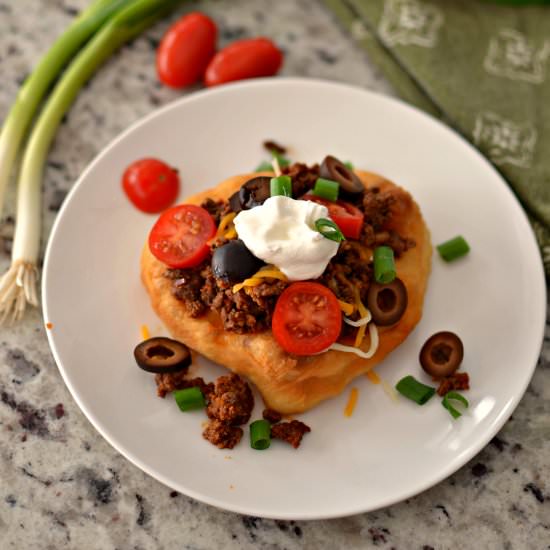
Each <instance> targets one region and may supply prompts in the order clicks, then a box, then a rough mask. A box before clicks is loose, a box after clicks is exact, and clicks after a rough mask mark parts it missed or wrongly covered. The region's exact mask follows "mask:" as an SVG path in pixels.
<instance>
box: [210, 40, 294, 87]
mask: <svg viewBox="0 0 550 550" xmlns="http://www.w3.org/2000/svg"><path fill="white" fill-rule="evenodd" d="M282 63H283V54H282V52H281V50H279V48H277V46H275V44H273V42H271V40H268V39H267V38H252V39H245V40H236V41H235V42H233V43H232V44H229V46H226V47H225V48H224V49H223V50H220V51H219V52H218V53H217V54H216V55H215V56H214V57H213V58H212V60H211V61H210V63H209V64H208V67H207V68H206V74H205V77H204V83H205V84H206V85H207V86H216V85H218V84H223V83H225V82H231V81H233V80H242V79H244V78H257V77H260V76H272V75H274V74H276V73H277V71H278V70H279V69H280V68H281V65H282Z"/></svg>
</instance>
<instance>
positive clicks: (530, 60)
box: [323, 0, 550, 276]
mask: <svg viewBox="0 0 550 550" xmlns="http://www.w3.org/2000/svg"><path fill="white" fill-rule="evenodd" d="M323 1H324V3H325V4H326V5H327V6H328V7H329V8H330V9H331V10H332V11H333V13H334V14H335V15H336V16H337V18H338V19H339V20H340V22H341V23H342V24H343V25H344V27H345V28H346V29H347V30H348V31H349V32H350V34H351V35H352V37H353V38H355V39H356V40H357V41H358V43H359V44H360V45H361V46H362V47H363V48H364V49H365V50H366V51H367V54H368V55H369V57H370V59H371V60H372V61H373V62H374V63H375V64H377V65H378V66H379V67H380V69H381V70H382V71H383V72H384V74H385V75H386V77H387V78H388V80H389V81H390V82H391V83H392V85H393V86H394V88H395V89H396V91H397V93H398V94H399V95H401V97H402V98H403V99H405V100H406V101H408V102H410V103H412V104H414V105H416V106H417V107H419V108H421V109H423V110H425V111H427V112H429V113H431V114H432V115H435V116H437V117H439V118H441V119H442V120H443V121H444V122H446V123H447V124H449V125H450V126H452V127H453V128H455V129H456V130H457V131H459V132H460V133H461V134H462V135H463V136H464V137H465V138H466V139H468V140H469V141H471V142H472V143H473V144H474V145H475V146H476V147H477V148H478V149H479V150H480V151H482V152H483V153H484V154H485V155H486V156H487V157H488V158H489V159H490V160H491V161H492V162H493V164H494V165H495V166H496V168H497V169H498V170H499V171H500V172H501V174H502V175H503V176H504V177H505V178H506V180H507V181H508V182H509V183H510V185H511V187H512V188H513V190H514V191H515V193H516V195H517V196H518V198H519V199H520V200H521V202H522V203H523V205H524V207H525V209H526V210H527V212H528V215H529V218H530V220H531V222H532V225H533V228H534V230H535V234H536V236H537V239H538V241H539V244H540V246H541V251H542V256H543V261H544V265H545V269H546V274H547V275H548V276H550V7H544V6H535V5H529V6H511V5H502V4H498V3H494V2H488V1H481V0H453V1H436V0H432V1H430V2H428V1H425V0H323Z"/></svg>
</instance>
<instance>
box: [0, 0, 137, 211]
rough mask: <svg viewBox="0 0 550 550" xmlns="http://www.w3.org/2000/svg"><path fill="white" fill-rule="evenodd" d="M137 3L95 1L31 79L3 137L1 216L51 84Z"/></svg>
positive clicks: (0, 136) (0, 138)
mask: <svg viewBox="0 0 550 550" xmlns="http://www.w3.org/2000/svg"><path fill="white" fill-rule="evenodd" d="M132 1H133V0H95V2H92V4H91V5H90V6H89V7H88V8H87V9H86V10H85V11H83V12H82V13H81V14H80V15H79V16H78V17H77V18H76V19H75V20H74V21H73V23H72V24H71V25H70V26H69V27H68V28H67V30H66V31H65V32H64V33H63V34H62V35H61V36H60V37H59V38H58V39H57V41H56V42H55V43H54V45H53V46H52V47H51V48H50V49H49V50H48V52H47V53H46V55H45V56H44V57H43V58H42V59H41V60H40V62H39V63H38V65H37V67H36V68H35V69H34V71H33V72H32V74H31V75H30V76H29V78H27V80H26V81H25V83H24V84H23V86H22V87H21V89H20V90H19V93H18V95H17V98H16V100H15V103H14V104H13V106H12V108H11V110H10V112H9V113H8V116H7V117H6V120H5V121H4V125H3V127H2V132H1V133H0V216H1V215H2V210H3V205H4V196H5V194H6V187H7V185H8V182H9V180H10V176H11V174H12V172H13V168H14V164H15V159H16V156H17V153H18V151H19V147H20V146H21V142H22V140H23V137H24V136H25V133H26V131H27V129H28V126H29V124H30V122H31V120H32V118H33V117H34V115H35V113H36V110H37V108H38V106H39V104H40V102H41V101H42V99H43V98H44V94H45V93H46V92H47V91H48V88H49V87H50V85H51V83H52V82H53V81H54V80H55V79H56V78H57V77H58V76H59V73H60V72H61V70H62V69H63V67H64V66H65V65H66V64H67V63H68V62H69V61H70V60H71V59H72V58H73V56H74V55H75V53H76V52H77V51H78V50H79V48H80V47H81V46H82V44H84V42H86V41H87V40H88V39H89V38H90V37H91V36H92V35H93V34H95V32H96V31H97V30H98V29H99V28H100V27H101V25H103V23H105V21H107V19H109V18H110V17H111V16H112V15H113V14H114V13H116V12H117V11H118V10H119V9H120V8H121V7H124V6H125V5H126V4H129V3H130V2H132Z"/></svg>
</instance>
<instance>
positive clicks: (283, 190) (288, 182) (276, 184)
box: [270, 176, 292, 197]
mask: <svg viewBox="0 0 550 550" xmlns="http://www.w3.org/2000/svg"><path fill="white" fill-rule="evenodd" d="M270 190H271V196H272V197H276V196H277V195H282V196H283V197H292V179H291V178H290V176H277V177H276V178H271V181H270Z"/></svg>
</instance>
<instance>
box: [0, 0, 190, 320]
mask: <svg viewBox="0 0 550 550" xmlns="http://www.w3.org/2000/svg"><path fill="white" fill-rule="evenodd" d="M180 1H181V0H133V1H132V2H131V3H130V4H129V5H128V6H126V7H124V8H123V9H121V10H120V11H119V12H116V13H115V14H114V15H113V16H112V17H111V18H110V19H109V20H108V21H107V22H106V23H105V24H104V25H103V26H102V27H101V28H100V30H99V31H98V32H97V33H96V34H95V35H94V36H93V37H92V38H91V39H90V40H89V41H88V42H87V43H86V45H85V47H84V48H82V49H81V50H80V52H79V54H78V55H77V56H76V57H75V58H74V60H73V61H72V63H71V64H70V65H69V66H68V67H67V69H66V70H65V72H64V73H63V74H62V76H61V78H60V79H59V81H58V82H57V84H56V86H55V88H54V90H53V91H52V93H51V95H50V97H49V98H48V100H47V102H46V104H45V106H44V108H43V110H42V112H41V113H40V116H39V117H38V120H37V121H36V123H35V126H34V128H33V131H32V133H31V135H30V137H29V139H28V141H27V144H26V148H25V152H24V155H23V160H22V162H21V170H20V172H19V178H18V188H17V210H16V218H17V219H16V226H15V235H14V240H13V248H12V257H11V266H10V269H9V270H8V272H7V273H5V274H4V276H3V277H2V278H0V324H1V323H2V321H3V320H5V319H6V318H7V317H8V316H9V315H10V314H11V317H12V319H13V320H16V319H20V318H21V317H22V316H23V313H24V311H25V307H26V304H27V303H30V304H32V305H35V306H36V305H38V298H37V292H36V280H37V260H38V251H39V245H40V229H41V223H40V214H41V198H40V187H41V184H42V172H43V169H44V163H45V161H46V156H47V154H48V150H49V148H50V145H51V142H52V140H53V138H54V136H55V133H56V131H57V127H58V126H59V123H60V122H61V119H62V118H63V115H64V114H65V113H66V111H67V110H68V108H69V107H70V105H71V104H72V102H73V101H74V99H75V98H76V96H77V94H78V92H79V90H80V88H81V87H82V86H83V85H84V83H85V82H86V81H87V80H88V79H89V78H90V77H91V76H92V74H93V73H94V72H95V71H96V69H97V68H98V67H99V66H100V65H101V64H102V63H103V62H104V61H106V60H107V58H108V57H109V56H110V55H111V54H112V53H113V52H114V51H115V50H116V49H117V48H118V47H120V46H121V45H122V44H124V43H125V42H127V41H128V40H130V39H132V38H134V37H135V36H137V35H138V34H140V33H141V32H142V31H144V30H145V29H146V28H147V27H149V26H151V25H152V24H153V23H154V22H155V21H156V20H157V19H158V18H159V17H161V16H163V15H166V14H167V13H168V12H170V11H171V10H172V9H173V8H174V7H175V6H176V5H177V4H178V3H179V2H180ZM102 4H106V3H105V2H102ZM113 5H115V4H114V3H113ZM116 5H118V6H120V5H123V4H122V3H121V2H116ZM111 13H112V12H111ZM31 78H32V77H31ZM30 80H31V79H29V81H30ZM27 91H28V92H30V90H27Z"/></svg>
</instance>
